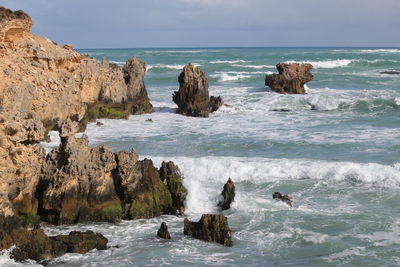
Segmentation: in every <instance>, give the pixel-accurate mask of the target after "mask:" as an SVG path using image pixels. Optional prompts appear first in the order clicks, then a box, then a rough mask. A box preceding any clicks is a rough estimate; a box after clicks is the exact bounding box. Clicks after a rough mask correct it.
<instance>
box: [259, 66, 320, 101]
mask: <svg viewBox="0 0 400 267" xmlns="http://www.w3.org/2000/svg"><path fill="white" fill-rule="evenodd" d="M276 68H277V69H278V72H279V74H271V75H267V76H266V77H265V85H266V86H269V87H270V88H271V89H272V90H274V91H276V92H278V93H281V94H305V93H306V91H305V89H304V84H305V83H307V82H309V81H311V80H312V79H313V78H314V77H313V75H312V74H311V70H312V68H313V66H312V65H311V64H300V63H279V64H277V65H276Z"/></svg>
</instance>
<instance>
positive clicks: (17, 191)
mask: <svg viewBox="0 0 400 267" xmlns="http://www.w3.org/2000/svg"><path fill="white" fill-rule="evenodd" d="M43 135H44V128H43V124H42V123H41V121H40V120H39V118H37V117H36V116H35V114H33V113H29V112H20V111H12V112H1V113H0V158H1V160H0V214H3V215H4V216H14V215H16V216H24V217H30V218H32V219H34V217H35V215H36V210H37V207H38V201H37V199H36V198H35V188H36V186H37V184H38V182H39V176H40V172H41V165H42V164H43V162H44V157H45V151H44V149H43V148H42V147H41V146H40V145H38V143H39V142H40V140H41V139H43Z"/></svg>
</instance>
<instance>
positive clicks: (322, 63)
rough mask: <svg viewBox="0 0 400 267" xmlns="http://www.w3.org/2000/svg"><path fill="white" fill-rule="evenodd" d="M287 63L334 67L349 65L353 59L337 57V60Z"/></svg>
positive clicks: (324, 67)
mask: <svg viewBox="0 0 400 267" xmlns="http://www.w3.org/2000/svg"><path fill="white" fill-rule="evenodd" d="M286 62H287V63H308V64H311V65H313V67H314V68H315V69H334V68H341V67H347V66H348V65H350V64H351V63H352V62H353V60H350V59H336V60H324V61H286Z"/></svg>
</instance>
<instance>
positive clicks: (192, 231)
mask: <svg viewBox="0 0 400 267" xmlns="http://www.w3.org/2000/svg"><path fill="white" fill-rule="evenodd" d="M184 234H185V235H189V236H192V237H194V238H196V239H200V240H203V241H207V242H215V243H219V244H221V245H224V246H228V247H231V246H232V232H231V229H230V228H229V225H228V219H227V218H226V217H225V216H224V215H222V214H203V215H202V216H201V219H200V221H198V222H191V221H189V220H188V219H187V218H185V220H184Z"/></svg>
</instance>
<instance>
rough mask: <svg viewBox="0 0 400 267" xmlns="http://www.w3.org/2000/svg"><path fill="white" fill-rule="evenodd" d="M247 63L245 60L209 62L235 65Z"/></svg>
mask: <svg viewBox="0 0 400 267" xmlns="http://www.w3.org/2000/svg"><path fill="white" fill-rule="evenodd" d="M247 62H249V61H246V60H241V59H238V60H214V61H210V64H236V63H247Z"/></svg>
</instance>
